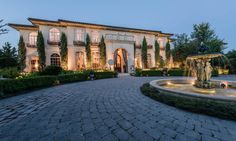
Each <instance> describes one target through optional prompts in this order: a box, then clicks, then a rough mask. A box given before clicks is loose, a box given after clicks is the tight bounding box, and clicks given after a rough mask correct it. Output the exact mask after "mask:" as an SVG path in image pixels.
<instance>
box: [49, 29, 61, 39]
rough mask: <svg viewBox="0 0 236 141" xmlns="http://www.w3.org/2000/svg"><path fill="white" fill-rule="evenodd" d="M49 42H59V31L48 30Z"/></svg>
mask: <svg viewBox="0 0 236 141" xmlns="http://www.w3.org/2000/svg"><path fill="white" fill-rule="evenodd" d="M49 40H50V41H53V42H59V40H60V31H59V29H57V28H52V29H50V30H49Z"/></svg>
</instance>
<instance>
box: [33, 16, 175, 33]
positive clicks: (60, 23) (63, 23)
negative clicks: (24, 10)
mask: <svg viewBox="0 0 236 141" xmlns="http://www.w3.org/2000/svg"><path fill="white" fill-rule="evenodd" d="M28 20H29V21H30V22H31V23H32V24H34V25H36V24H39V22H45V24H46V23H47V24H49V25H54V24H56V25H57V26H62V27H65V26H66V24H75V25H74V26H85V27H86V26H94V27H93V28H98V29H106V30H116V31H129V32H138V33H140V32H141V33H149V34H161V35H166V36H173V35H174V34H171V33H163V32H161V31H158V30H148V29H139V28H129V27H120V26H111V25H103V24H94V23H86V22H78V21H70V20H64V19H58V20H57V21H52V20H45V19H37V18H28Z"/></svg>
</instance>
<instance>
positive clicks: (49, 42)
mask: <svg viewBox="0 0 236 141" xmlns="http://www.w3.org/2000/svg"><path fill="white" fill-rule="evenodd" d="M47 42H48V44H49V45H54V46H59V45H60V42H59V41H50V40H48V41H47Z"/></svg>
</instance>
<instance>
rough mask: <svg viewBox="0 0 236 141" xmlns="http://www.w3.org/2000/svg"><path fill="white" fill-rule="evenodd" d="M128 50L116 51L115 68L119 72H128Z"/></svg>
mask: <svg viewBox="0 0 236 141" xmlns="http://www.w3.org/2000/svg"><path fill="white" fill-rule="evenodd" d="M127 58H128V57H127V51H126V50H125V49H121V48H120V49H117V50H116V51H115V53H114V67H115V68H114V69H115V71H117V72H119V73H128V60H127Z"/></svg>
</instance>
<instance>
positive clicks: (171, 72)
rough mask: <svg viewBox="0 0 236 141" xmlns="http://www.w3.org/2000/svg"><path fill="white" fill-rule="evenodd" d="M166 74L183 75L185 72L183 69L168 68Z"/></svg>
mask: <svg viewBox="0 0 236 141" xmlns="http://www.w3.org/2000/svg"><path fill="white" fill-rule="evenodd" d="M168 74H169V75H170V76H184V74H185V72H184V70H183V69H170V70H169V71H168Z"/></svg>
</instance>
